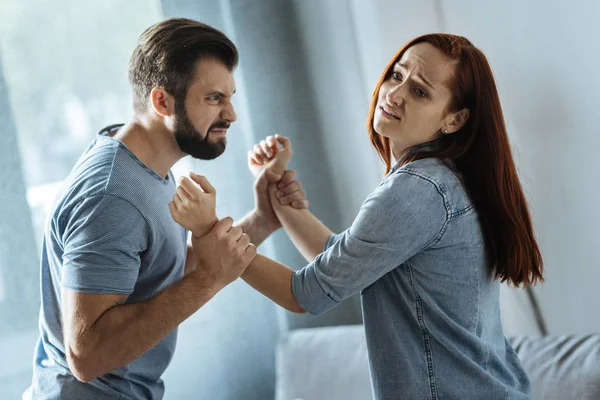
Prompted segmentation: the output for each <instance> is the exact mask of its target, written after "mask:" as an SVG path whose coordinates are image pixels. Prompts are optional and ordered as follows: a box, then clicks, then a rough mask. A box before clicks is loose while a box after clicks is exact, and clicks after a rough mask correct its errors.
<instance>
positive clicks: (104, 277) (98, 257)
mask: <svg viewBox="0 0 600 400" xmlns="http://www.w3.org/2000/svg"><path fill="white" fill-rule="evenodd" d="M62 220H63V225H64V229H63V230H62V240H61V242H62V244H63V263H62V274H61V275H62V276H61V283H62V286H64V287H66V288H68V289H72V290H75V291H78V292H84V293H90V294H130V293H131V292H133V289H134V287H135V283H136V281H137V278H138V274H139V270H140V262H141V261H140V255H141V253H142V252H144V251H145V250H146V249H147V248H148V242H149V237H150V235H149V233H150V232H149V226H148V223H147V221H146V220H145V218H144V217H143V215H142V214H141V213H140V212H139V210H138V209H137V208H136V207H134V206H133V205H132V204H131V203H130V202H128V201H126V200H124V199H121V198H119V197H115V196H110V195H102V196H93V197H90V198H87V199H85V200H82V201H81V202H80V203H78V204H77V205H76V206H75V207H74V208H73V209H72V210H71V212H70V213H69V215H68V216H66V218H65V217H63V218H62Z"/></svg>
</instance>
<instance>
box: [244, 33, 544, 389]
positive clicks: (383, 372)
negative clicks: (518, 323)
mask: <svg viewBox="0 0 600 400" xmlns="http://www.w3.org/2000/svg"><path fill="white" fill-rule="evenodd" d="M368 129H369V135H370V138H371V141H372V143H373V145H374V146H375V148H376V149H377V152H378V153H379V155H380V156H381V158H382V160H383V161H384V163H385V165H386V173H387V174H386V176H385V178H384V179H383V181H382V183H381V184H380V185H379V186H378V187H377V188H376V189H375V190H374V192H373V193H371V195H369V197H368V198H367V199H366V201H365V202H364V204H363V206H362V207H361V209H360V211H359V214H358V216H357V217H356V219H355V220H354V222H353V223H352V226H351V227H350V228H349V229H347V230H346V231H344V232H342V233H340V234H332V233H331V231H330V230H329V229H328V228H327V227H325V226H324V225H323V224H322V223H321V222H319V220H317V219H316V218H315V217H314V216H313V215H312V214H310V212H309V211H308V210H306V209H300V210H298V209H294V208H292V207H289V206H286V205H282V204H281V203H284V204H285V203H286V198H285V196H286V194H287V192H291V191H294V192H295V193H296V194H295V196H297V193H298V187H297V184H294V185H288V186H287V187H284V188H279V189H278V188H277V187H276V186H275V185H273V184H272V185H270V187H269V193H270V195H271V203H272V206H273V209H274V210H275V212H276V214H277V216H278V218H279V220H280V221H281V223H282V224H283V227H284V228H285V229H286V231H287V233H288V235H289V236H290V237H291V239H292V240H293V242H294V244H295V245H296V247H297V248H298V249H299V251H301V252H302V254H303V255H304V256H305V257H306V258H307V259H308V260H309V261H310V264H308V265H307V266H306V267H304V268H303V269H301V270H299V271H295V272H294V271H292V270H291V269H289V268H287V267H285V266H282V265H281V264H278V263H276V262H274V261H271V260H268V259H266V258H264V257H262V256H260V255H259V256H257V257H256V259H255V260H254V261H253V262H252V264H250V266H249V267H248V269H246V271H245V272H244V275H243V278H244V279H245V280H246V281H247V282H248V283H249V284H250V285H252V286H253V287H255V288H256V289H257V290H259V291H261V292H262V293H263V294H265V295H266V296H268V297H270V298H271V299H273V300H274V301H276V302H277V303H278V304H280V305H282V306H284V307H286V308H288V309H290V310H292V311H296V312H304V310H305V311H307V312H309V313H311V314H320V313H323V312H325V311H327V310H328V309H330V308H332V307H334V306H335V305H337V304H338V303H339V302H340V301H341V300H342V299H344V298H346V297H348V296H350V295H352V294H354V293H356V292H360V293H361V300H362V308H363V316H364V327H365V333H366V338H367V346H368V353H369V362H370V368H371V378H372V383H373V392H374V397H375V398H376V399H400V398H403V399H404V398H406V399H438V398H439V399H482V398H485V399H529V398H531V389H530V384H529V381H528V378H527V376H526V374H525V372H524V371H523V368H522V366H521V364H520V362H519V360H518V358H517V355H516V353H515V352H514V350H513V349H512V348H511V346H510V344H508V342H507V341H506V339H505V337H504V334H503V330H502V325H501V322H500V311H499V283H500V282H508V283H510V284H513V285H515V286H519V285H525V284H533V283H535V282H537V281H541V280H542V279H543V278H542V258H541V255H540V251H539V249H538V245H537V243H536V239H535V237H534V233H533V228H532V224H531V218H530V214H529V211H528V208H527V204H526V201H525V197H524V195H523V190H522V188H521V185H520V183H519V179H518V177H517V174H516V170H515V166H514V162H513V158H512V154H511V150H510V146H509V141H508V137H507V133H506V128H505V124H504V118H503V115H502V110H501V107H500V101H499V98H498V93H497V90H496V86H495V83H494V79H493V75H492V72H491V70H490V67H489V64H488V62H487V60H486V58H485V56H484V55H483V53H482V52H481V51H480V50H478V49H477V48H475V47H474V46H473V45H472V44H471V43H470V42H469V41H468V40H467V39H465V38H463V37H459V36H454V35H447V34H432V35H425V36H422V37H419V38H416V39H414V40H412V41H411V42H409V43H408V44H407V45H406V46H404V47H403V48H402V49H401V50H400V51H399V52H398V53H397V54H396V55H395V56H394V58H393V59H392V60H391V61H390V63H389V64H388V66H387V68H386V70H385V71H384V73H383V75H382V76H381V78H380V80H379V82H378V84H377V87H376V89H375V91H374V94H373V99H372V102H371V111H370V116H369V121H368ZM278 141H279V142H280V143H282V144H283V146H284V149H283V151H280V150H279V149H278V148H277V145H276V144H274V143H273V141H272V140H270V141H269V143H266V142H265V143H262V144H261V145H259V146H256V147H255V149H254V151H253V152H252V154H251V166H252V167H253V169H254V172H255V173H256V172H259V171H260V168H273V169H277V170H280V171H283V170H284V169H285V165H286V164H287V160H288V159H289V156H290V155H291V148H290V146H289V142H288V141H287V140H286V139H285V138H278ZM392 160H394V166H393V167H392Z"/></svg>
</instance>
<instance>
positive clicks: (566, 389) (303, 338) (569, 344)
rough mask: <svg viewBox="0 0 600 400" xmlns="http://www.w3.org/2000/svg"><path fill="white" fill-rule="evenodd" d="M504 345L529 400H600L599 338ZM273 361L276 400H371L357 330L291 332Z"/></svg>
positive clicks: (513, 340)
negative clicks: (519, 369) (522, 372)
mask: <svg viewBox="0 0 600 400" xmlns="http://www.w3.org/2000/svg"><path fill="white" fill-rule="evenodd" d="M509 340H510V342H511V343H512V345H513V347H514V348H515V350H516V351H517V353H518V354H519V358H520V359H521V360H522V362H523V365H524V367H525V369H526V371H527V373H528V375H529V378H530V380H531V384H532V387H533V393H534V399H543V400H571V399H572V400H600V334H596V335H588V336H546V337H513V338H510V339H509ZM276 361H277V388H276V399H277V400H368V399H372V396H371V385H370V380H369V379H370V378H369V370H368V362H367V349H366V343H365V337H364V330H363V328H362V326H360V325H352V326H342V327H328V328H310V329H300V330H296V331H291V332H290V333H288V334H287V335H286V336H285V337H283V338H282V339H281V340H280V342H279V345H278V348H277V360H276ZM398 398H399V399H401V398H402V395H401V394H399V396H398Z"/></svg>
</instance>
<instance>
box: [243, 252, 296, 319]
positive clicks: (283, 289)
mask: <svg viewBox="0 0 600 400" xmlns="http://www.w3.org/2000/svg"><path fill="white" fill-rule="evenodd" d="M293 274H294V270H293V269H291V268H289V267H286V266H285V265H283V264H280V263H278V262H277V261H273V260H271V259H270V258H267V257H265V256H263V255H261V254H257V255H256V257H255V258H254V260H253V261H252V262H251V263H250V265H249V266H248V268H246V271H245V272H244V273H243V274H242V279H243V280H244V281H246V283H247V284H249V285H250V286H252V287H253V288H254V289H255V290H257V291H259V292H260V293H262V294H263V295H265V296H266V297H268V298H269V299H271V300H272V301H274V302H275V303H277V304H279V305H280V306H281V307H283V308H285V309H287V310H289V311H292V312H295V313H300V314H302V313H305V312H306V311H304V309H303V308H302V307H301V306H300V304H299V303H298V300H296V296H294V293H293V291H292V275H293Z"/></svg>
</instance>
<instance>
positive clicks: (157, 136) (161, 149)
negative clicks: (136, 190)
mask: <svg viewBox="0 0 600 400" xmlns="http://www.w3.org/2000/svg"><path fill="white" fill-rule="evenodd" d="M113 137H114V139H116V140H119V141H120V142H121V143H123V144H124V145H125V146H127V148H128V149H129V150H130V151H131V152H133V154H134V155H135V156H136V157H137V158H138V159H139V160H140V161H141V162H142V163H143V164H144V165H145V166H147V167H148V168H150V169H151V170H153V171H154V172H156V173H157V174H158V175H159V176H161V177H163V178H165V177H166V176H167V175H168V174H169V170H170V169H171V167H173V165H174V164H175V163H176V162H177V161H179V160H180V159H181V158H183V157H184V156H185V155H186V154H185V153H183V152H182V151H181V150H180V149H179V146H178V145H177V141H176V140H175V137H174V136H173V134H172V133H171V132H169V131H168V129H167V128H166V127H165V126H164V125H163V124H162V123H160V122H158V121H151V120H148V119H143V118H136V119H134V120H133V121H130V122H128V123H127V124H125V125H124V126H122V127H121V128H120V129H119V130H118V131H117V132H116V133H115V135H114V136H113Z"/></svg>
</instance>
